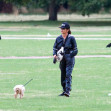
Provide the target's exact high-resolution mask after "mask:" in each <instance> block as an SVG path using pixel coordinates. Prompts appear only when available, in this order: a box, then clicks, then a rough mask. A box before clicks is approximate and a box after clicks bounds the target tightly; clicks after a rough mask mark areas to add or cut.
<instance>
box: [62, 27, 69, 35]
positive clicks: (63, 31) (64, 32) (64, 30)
mask: <svg viewBox="0 0 111 111" xmlns="http://www.w3.org/2000/svg"><path fill="white" fill-rule="evenodd" d="M68 31H69V29H62V28H61V33H62V34H67V33H68Z"/></svg>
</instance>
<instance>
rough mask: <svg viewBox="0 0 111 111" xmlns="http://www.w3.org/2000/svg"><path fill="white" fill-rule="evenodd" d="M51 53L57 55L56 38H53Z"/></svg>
mask: <svg viewBox="0 0 111 111" xmlns="http://www.w3.org/2000/svg"><path fill="white" fill-rule="evenodd" d="M53 55H57V39H56V40H55V43H54V46H53Z"/></svg>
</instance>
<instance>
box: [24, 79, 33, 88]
mask: <svg viewBox="0 0 111 111" xmlns="http://www.w3.org/2000/svg"><path fill="white" fill-rule="evenodd" d="M32 80H33V79H30V80H29V81H28V82H26V83H25V84H24V85H23V86H26V85H27V84H29V82H31V81H32Z"/></svg>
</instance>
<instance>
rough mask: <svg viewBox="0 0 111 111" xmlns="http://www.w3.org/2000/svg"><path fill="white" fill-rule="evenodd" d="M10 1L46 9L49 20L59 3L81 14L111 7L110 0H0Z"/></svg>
mask: <svg viewBox="0 0 111 111" xmlns="http://www.w3.org/2000/svg"><path fill="white" fill-rule="evenodd" d="M0 1H5V2H10V3H12V4H14V5H18V6H24V5H29V6H30V4H33V5H34V6H35V5H36V6H37V7H41V8H45V9H47V11H48V13H49V20H57V13H58V10H59V8H60V6H61V5H63V6H64V4H65V5H66V4H67V6H68V8H69V9H70V10H71V11H72V12H79V13H81V14H82V15H83V16H85V15H90V14H92V13H98V12H99V11H100V10H101V9H102V8H104V10H105V11H108V10H109V9H110V8H111V0H0Z"/></svg>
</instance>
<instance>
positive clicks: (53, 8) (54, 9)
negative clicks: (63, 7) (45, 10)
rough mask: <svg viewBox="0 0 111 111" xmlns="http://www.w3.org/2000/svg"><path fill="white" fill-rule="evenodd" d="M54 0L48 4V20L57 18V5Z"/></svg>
mask: <svg viewBox="0 0 111 111" xmlns="http://www.w3.org/2000/svg"><path fill="white" fill-rule="evenodd" d="M55 1H56V0H51V3H50V5H49V20H53V21H55V20H57V10H58V9H57V5H56V3H55Z"/></svg>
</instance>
